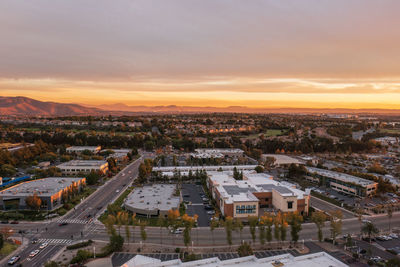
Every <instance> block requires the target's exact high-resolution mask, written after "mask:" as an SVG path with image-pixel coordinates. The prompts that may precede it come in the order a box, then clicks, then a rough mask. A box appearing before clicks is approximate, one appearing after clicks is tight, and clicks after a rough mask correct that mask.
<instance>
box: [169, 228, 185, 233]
mask: <svg viewBox="0 0 400 267" xmlns="http://www.w3.org/2000/svg"><path fill="white" fill-rule="evenodd" d="M171 233H173V234H182V233H183V230H182V229H180V228H178V229H176V230H174V229H172V230H171Z"/></svg>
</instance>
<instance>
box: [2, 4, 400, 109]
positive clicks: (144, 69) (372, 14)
mask: <svg viewBox="0 0 400 267" xmlns="http://www.w3.org/2000/svg"><path fill="white" fill-rule="evenodd" d="M399 10H400V1H398V0H379V1H377V0H315V1H312V0H292V1H282V0H276V1H268V0H264V1H257V0H248V1H243V0H237V1H235V0H226V1H223V0H197V1H192V0H180V1H175V0H159V1H152V0H143V1H134V0H129V1H128V0H126V1H122V0H121V1H109V0H108V1H105V0H104V1H102V0H92V1H86V0H81V1H59V0H48V1H42V0H38V1H15V0H3V1H1V2H0V95H2V96H27V97H32V98H35V99H38V100H45V101H58V102H74V103H81V104H89V105H99V104H112V103H124V104H127V105H147V106H150V105H172V104H173V105H185V106H216V107H224V106H237V105H240V106H248V107H266V108H268V107H316V108H336V107H346V108H395V109H400V16H399V14H398V13H399Z"/></svg>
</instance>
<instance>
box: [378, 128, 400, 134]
mask: <svg viewBox="0 0 400 267" xmlns="http://www.w3.org/2000/svg"><path fill="white" fill-rule="evenodd" d="M379 131H380V132H383V133H390V134H400V129H379Z"/></svg>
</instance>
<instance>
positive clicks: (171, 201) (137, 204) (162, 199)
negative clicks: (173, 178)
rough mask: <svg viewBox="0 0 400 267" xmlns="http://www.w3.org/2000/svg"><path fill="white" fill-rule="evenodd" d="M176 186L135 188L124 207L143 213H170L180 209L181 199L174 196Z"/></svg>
mask: <svg viewBox="0 0 400 267" xmlns="http://www.w3.org/2000/svg"><path fill="white" fill-rule="evenodd" d="M175 191H176V186H175V185H172V184H157V185H153V186H143V187H138V188H135V189H134V190H133V191H132V192H131V193H130V194H129V195H128V197H127V198H126V200H125V203H124V205H125V206H126V207H127V208H128V209H129V208H131V209H135V210H137V209H139V210H143V211H156V210H161V211H168V210H170V209H172V208H174V209H176V208H179V204H180V197H178V196H174V194H175Z"/></svg>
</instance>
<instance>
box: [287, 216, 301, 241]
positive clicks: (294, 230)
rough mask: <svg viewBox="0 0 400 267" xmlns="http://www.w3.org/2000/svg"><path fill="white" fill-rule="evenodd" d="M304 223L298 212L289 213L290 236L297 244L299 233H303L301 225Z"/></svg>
mask: <svg viewBox="0 0 400 267" xmlns="http://www.w3.org/2000/svg"><path fill="white" fill-rule="evenodd" d="M302 222H303V217H302V216H301V215H300V214H298V213H297V212H296V211H295V212H292V213H289V216H288V223H289V225H290V235H291V237H292V241H293V242H295V243H297V241H298V240H299V232H300V231H301V223H302Z"/></svg>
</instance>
